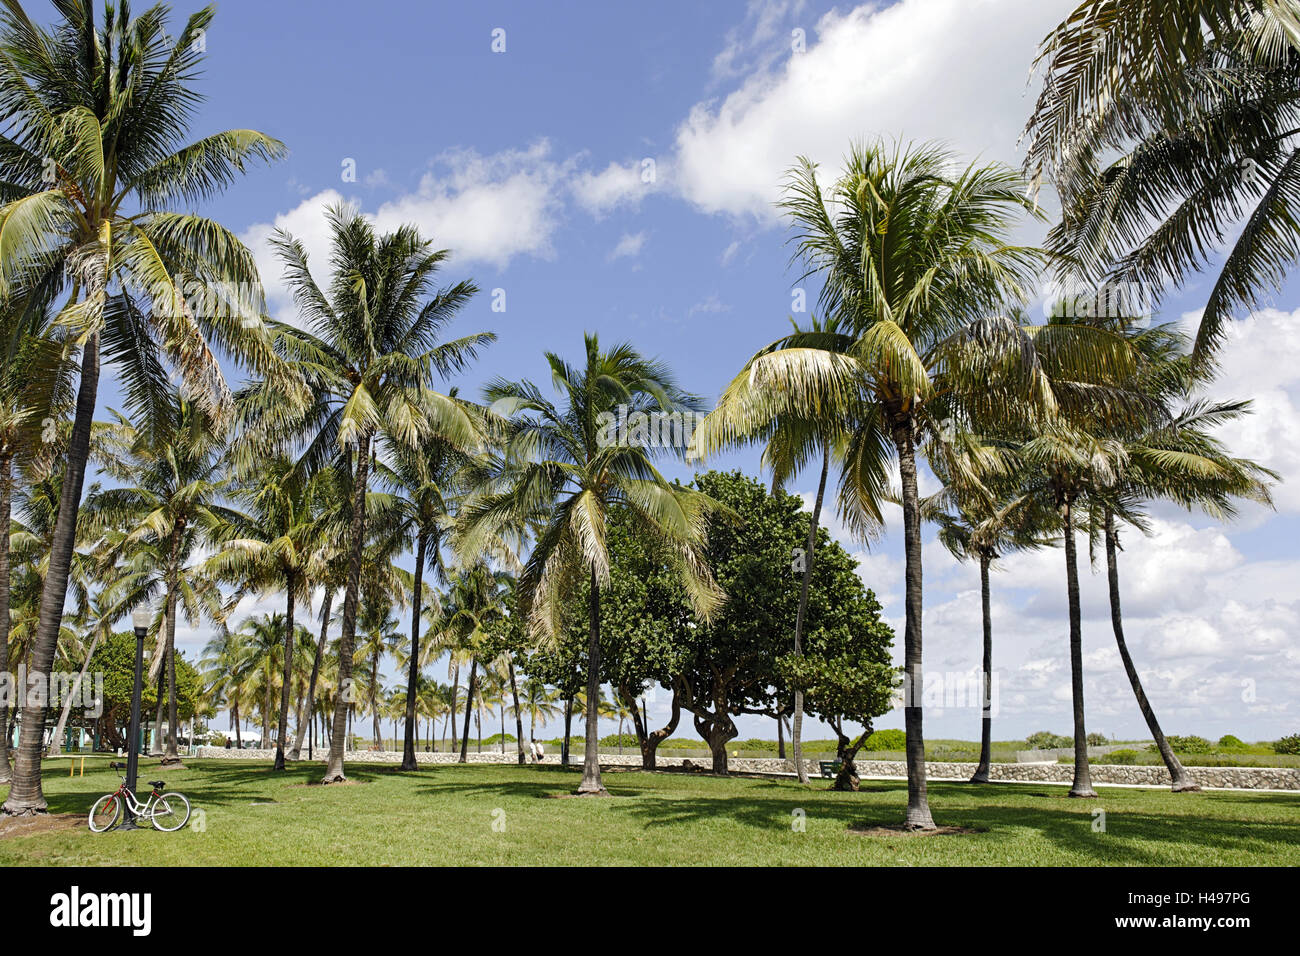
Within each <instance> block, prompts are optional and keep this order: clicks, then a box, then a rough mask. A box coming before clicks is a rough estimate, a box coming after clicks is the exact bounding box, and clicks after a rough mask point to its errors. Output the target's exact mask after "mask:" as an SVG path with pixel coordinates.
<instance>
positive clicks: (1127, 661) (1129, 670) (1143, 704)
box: [1106, 511, 1201, 793]
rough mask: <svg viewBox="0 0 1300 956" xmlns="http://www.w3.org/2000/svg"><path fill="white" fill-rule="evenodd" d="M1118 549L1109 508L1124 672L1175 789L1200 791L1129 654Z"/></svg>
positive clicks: (1114, 612)
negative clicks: (1163, 727) (1164, 728)
mask: <svg viewBox="0 0 1300 956" xmlns="http://www.w3.org/2000/svg"><path fill="white" fill-rule="evenodd" d="M1118 552H1119V533H1118V532H1117V531H1116V530H1115V516H1114V515H1113V514H1111V513H1110V512H1109V511H1107V512H1106V579H1107V581H1108V583H1109V585H1110V623H1111V627H1112V628H1114V630H1115V643H1116V644H1117V645H1118V646H1119V656H1120V659H1121V660H1122V661H1123V662H1124V673H1126V674H1128V682H1129V684H1131V685H1132V687H1133V696H1134V697H1136V698H1137V704H1138V709H1139V710H1141V711H1142V717H1143V719H1144V720H1146V722H1147V729H1149V730H1150V731H1151V737H1152V739H1153V740H1154V741H1155V744H1156V749H1157V750H1159V751H1160V757H1161V759H1163V760H1164V762H1165V766H1166V767H1167V768H1168V769H1169V777H1170V779H1171V780H1172V781H1173V792H1174V793H1187V792H1189V791H1194V790H1200V789H1201V787H1200V784H1198V783H1197V782H1196V781H1195V780H1193V779H1192V776H1191V774H1189V773H1188V772H1187V770H1186V769H1184V767H1183V765H1182V763H1181V762H1180V761H1179V759H1178V757H1177V756H1176V755H1175V754H1174V750H1173V748H1172V747H1170V746H1169V741H1167V740H1166V739H1165V735H1164V733H1163V731H1161V729H1160V722H1159V721H1157V720H1156V712H1155V711H1154V710H1152V709H1151V702H1150V701H1148V700H1147V695H1146V692H1145V691H1144V690H1143V689H1142V680H1141V678H1139V677H1138V672H1137V668H1136V667H1135V666H1134V665H1133V658H1132V656H1130V655H1129V652H1128V644H1127V643H1125V641H1124V620H1123V615H1122V614H1121V613H1120V604H1119V554H1118Z"/></svg>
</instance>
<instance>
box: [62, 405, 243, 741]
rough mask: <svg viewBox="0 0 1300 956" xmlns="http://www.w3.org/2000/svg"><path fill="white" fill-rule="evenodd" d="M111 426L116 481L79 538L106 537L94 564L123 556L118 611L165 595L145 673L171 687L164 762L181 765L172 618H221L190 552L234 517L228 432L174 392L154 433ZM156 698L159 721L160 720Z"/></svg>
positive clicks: (96, 502) (93, 507) (106, 439)
mask: <svg viewBox="0 0 1300 956" xmlns="http://www.w3.org/2000/svg"><path fill="white" fill-rule="evenodd" d="M110 414H111V416H112V419H113V420H112V423H111V424H110V425H109V426H108V427H105V428H103V429H101V431H100V433H99V437H98V438H97V442H96V448H95V450H94V457H95V460H96V462H97V464H98V465H99V467H100V469H101V471H102V472H104V474H106V475H107V476H108V477H110V478H112V479H114V480H115V481H119V482H122V483H123V484H121V485H120V486H119V487H115V488H104V489H101V488H99V487H97V486H96V487H95V488H92V489H91V491H90V493H89V495H87V498H86V501H85V503H84V505H83V506H82V511H83V512H84V518H85V520H84V521H83V528H82V534H84V535H86V536H87V537H95V536H102V543H101V545H100V546H99V548H98V551H99V554H98V555H97V560H98V562H99V563H100V564H101V565H103V566H112V565H114V564H117V563H119V562H124V563H123V565H122V568H121V573H120V574H119V576H118V578H117V580H116V582H115V585H114V590H115V600H116V602H117V603H118V604H119V605H120V609H121V610H120V613H125V612H126V611H127V610H128V609H129V608H130V607H131V604H132V602H136V603H142V602H144V601H147V600H148V599H149V598H150V597H152V595H153V593H154V592H155V591H161V592H162V594H163V603H162V608H161V613H162V615H163V621H164V629H163V632H162V633H161V634H160V637H161V646H160V647H159V648H158V650H157V652H156V653H155V654H154V655H153V660H152V663H151V665H150V671H149V677H150V679H153V678H154V676H155V675H156V674H157V673H158V671H159V668H161V669H163V671H165V674H166V682H167V684H168V686H169V688H170V690H171V692H170V694H169V695H168V701H167V721H168V723H167V726H168V737H167V750H166V753H165V754H164V756H163V763H164V764H174V763H179V762H180V754H179V753H178V751H177V749H176V728H177V700H176V616H177V614H178V613H179V609H184V610H185V611H186V613H187V616H188V617H189V618H190V619H191V620H197V618H198V617H199V616H200V615H203V616H206V617H208V618H209V619H210V620H220V619H221V618H222V617H223V615H224V610H223V608H222V601H221V596H220V594H219V593H218V592H217V590H216V588H215V586H214V583H213V582H212V580H211V579H210V578H209V577H208V576H207V575H204V574H203V573H202V572H201V571H200V569H198V568H192V567H187V564H188V562H189V560H190V558H191V557H192V556H193V555H194V553H195V551H196V550H197V549H198V548H200V547H201V546H202V545H204V544H206V543H208V542H210V541H211V540H212V539H213V536H214V535H215V534H216V533H217V532H218V529H219V528H221V527H222V526H224V525H226V524H228V523H230V522H231V521H233V520H237V518H238V513H237V512H235V511H234V510H232V509H230V508H227V507H225V506H223V505H221V504H220V503H219V499H220V497H221V496H222V495H223V493H224V491H225V487H226V481H225V477H224V461H223V451H224V434H223V432H222V429H221V428H220V426H219V425H218V424H217V423H215V422H213V421H212V419H211V418H210V417H209V416H208V415H207V414H206V413H205V412H204V411H203V410H202V409H201V408H200V407H199V406H198V405H196V404H195V403H193V402H190V401H188V400H187V399H185V398H182V397H181V396H180V395H179V394H173V397H172V405H171V409H170V411H169V412H168V414H167V417H166V418H160V419H159V420H158V421H157V422H155V423H154V427H153V428H152V429H150V430H142V429H141V428H138V427H136V426H135V425H133V424H132V423H131V422H130V421H128V420H127V419H126V418H125V417H124V416H122V415H121V414H120V413H118V412H113V411H111V410H110ZM162 708H163V701H162V698H161V697H160V698H159V700H158V716H157V719H156V721H155V723H156V724H159V725H161V722H162Z"/></svg>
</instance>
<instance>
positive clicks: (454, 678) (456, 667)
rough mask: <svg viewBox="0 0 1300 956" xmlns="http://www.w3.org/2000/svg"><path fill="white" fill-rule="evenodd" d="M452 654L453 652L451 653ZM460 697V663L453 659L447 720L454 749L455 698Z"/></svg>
mask: <svg viewBox="0 0 1300 956" xmlns="http://www.w3.org/2000/svg"><path fill="white" fill-rule="evenodd" d="M453 653H454V652H453ZM459 696H460V661H459V660H456V659H453V663H452V666H451V711H450V713H449V714H448V717H447V719H448V720H449V721H450V722H451V736H450V738H449V739H450V740H451V746H452V749H453V750H454V749H456V698H457V697H459Z"/></svg>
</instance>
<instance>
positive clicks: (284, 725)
mask: <svg viewBox="0 0 1300 956" xmlns="http://www.w3.org/2000/svg"><path fill="white" fill-rule="evenodd" d="M296 577H297V575H295V574H294V572H293V571H292V570H288V569H286V571H285V575H284V589H285V601H284V679H283V686H282V687H281V688H280V723H279V726H278V727H277V733H276V738H275V765H274V766H273V767H272V769H273V770H283V769H284V741H285V738H287V737H288V736H289V695H290V689H289V688H290V685H291V684H292V683H293V612H294V593H293V591H294V586H295V585H296V584H297V581H296Z"/></svg>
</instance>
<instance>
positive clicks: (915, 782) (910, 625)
mask: <svg viewBox="0 0 1300 956" xmlns="http://www.w3.org/2000/svg"><path fill="white" fill-rule="evenodd" d="M894 444H895V446H896V448H897V449H898V470H899V476H900V478H901V479H902V486H903V487H902V490H903V546H904V551H905V552H906V557H907V562H906V571H905V580H906V598H905V601H904V608H905V612H906V614H905V618H906V623H905V625H904V631H903V633H904V637H903V671H904V675H903V693H904V695H905V700H904V701H903V725H904V728H905V730H906V733H907V816H906V817H905V818H904V821H903V822H904V826H906V827H908V828H909V829H913V830H933V829H935V826H934V819H933V818H932V817H931V816H930V802H929V798H928V794H927V792H926V780H925V739H924V734H923V731H922V709H921V693H922V688H923V686H924V685H923V682H922V671H921V607H922V604H921V498H920V493H919V491H918V488H917V480H916V446H915V443H914V441H913V436H912V422H911V419H910V417H909V418H904V419H902V420H901V421H899V422H897V423H896V424H895V427H894Z"/></svg>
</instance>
